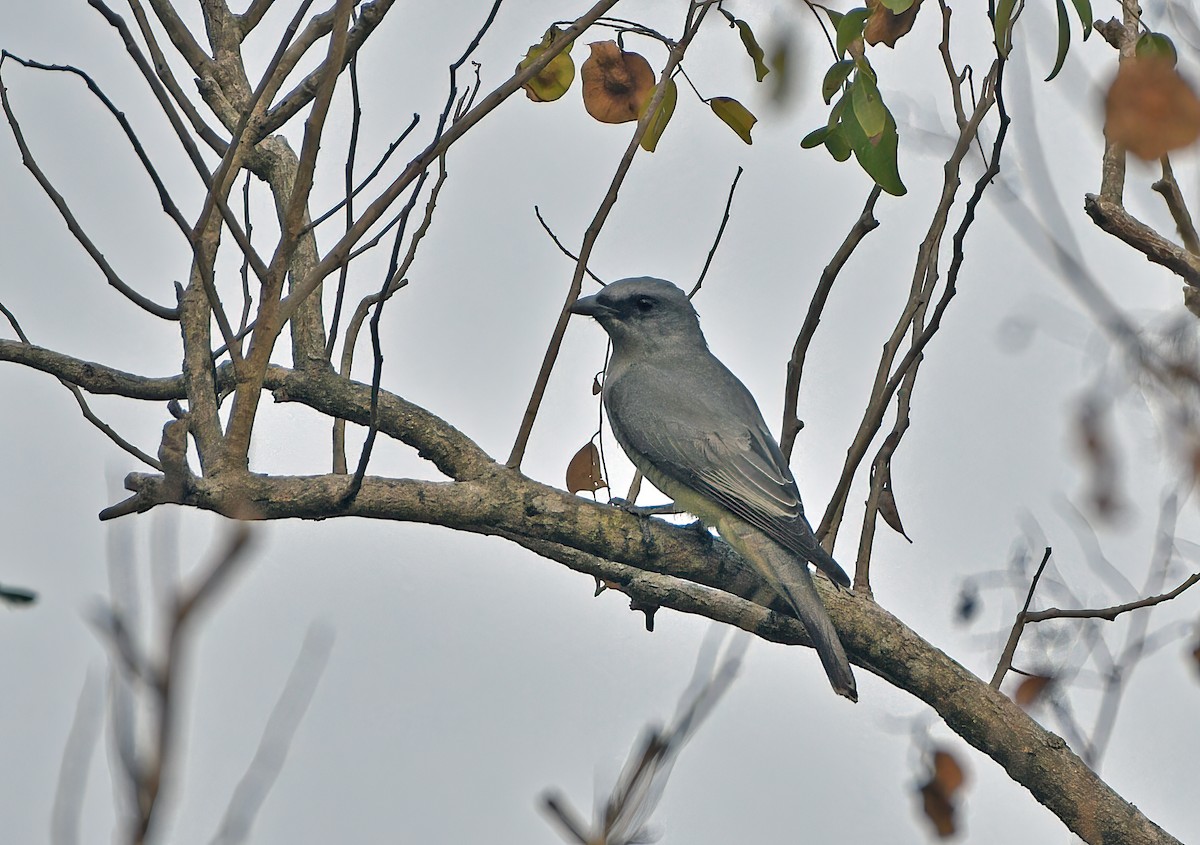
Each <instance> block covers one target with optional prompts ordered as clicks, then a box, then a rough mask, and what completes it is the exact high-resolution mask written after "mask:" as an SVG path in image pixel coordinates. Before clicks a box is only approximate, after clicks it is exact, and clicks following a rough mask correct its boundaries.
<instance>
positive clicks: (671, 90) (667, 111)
mask: <svg viewBox="0 0 1200 845" xmlns="http://www.w3.org/2000/svg"><path fill="white" fill-rule="evenodd" d="M651 99H653V97H651V98H650V99H647V100H646V105H650V100H651ZM678 99H679V87H678V86H677V85H676V84H675V80H674V79H668V80H667V86H666V91H665V92H664V93H663V98H662V101H661V102H660V103H659V104H658V108H657V109H655V110H654V117H652V118H650V125H649V126H647V127H646V134H645V135H643V136H642V149H643V150H645V151H646V152H648V153H652V152H654V148H655V147H657V146H658V139H659V138H661V137H662V133H663V130H664V129H666V128H667V123H668V122H670V120H671V115H673V114H674V113H675V103H676V101H677V100H678Z"/></svg>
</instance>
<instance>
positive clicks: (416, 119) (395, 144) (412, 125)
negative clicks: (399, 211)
mask: <svg viewBox="0 0 1200 845" xmlns="http://www.w3.org/2000/svg"><path fill="white" fill-rule="evenodd" d="M351 66H353V62H352V63H351ZM420 122H421V116H420V115H419V114H417V113H415V112H414V113H413V116H412V120H410V121H409V123H408V126H406V127H404V131H403V132H401V133H400V137H399V138H397V139H396V140H395V141H392V143H390V144H388V148H387V149H386V150H385V151H384V153H383V155H382V156H380V158H379V161H378V162H377V163H376V164H375V167H374V168H373V169H372V170H371V172H370V173H368V174H367V175H366V177H364V178H363V180H362V181H361V182H359V183H358V185H357V186H356V187H355V188H354V190H353V191H351V192H350V198H354V197H356V196H358V195H359V194H360V193H361V192H362V190H363V188H365V187H367V185H369V184H371V182H372V180H374V178H375V177H376V176H378V175H379V171H381V170H383V166H384V165H385V164H387V162H388V159H390V158H391V157H392V153H394V152H396V150H398V149H400V145H401V144H403V143H404V140H405V139H406V138H407V137H408V136H409V135H410V134H411V133H412V131H413V130H414V129H416V128H417V124H418V123H420ZM345 205H346V200H345V199H341V200H339V201H338V202H337V204H336V205H334V206H333V207H332V208H330V209H329V210H328V211H326V212H325V213H324V214H321V215H320V216H319V217H317V219H316V220H313V221H312V222H311V223H309V224H308V225H307V226H305V227H304V231H305V232H307V231H308V230H309V229H315V228H316V227H317V226H320V225H321V224H322V223H324V222H325V221H326V220H328V219H329V218H330V217H332V216H333V215H335V214H337V213H338V212H339V211H341V210H342V208H343V207H344V206H345ZM302 234H303V233H302Z"/></svg>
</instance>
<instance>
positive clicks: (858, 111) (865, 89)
mask: <svg viewBox="0 0 1200 845" xmlns="http://www.w3.org/2000/svg"><path fill="white" fill-rule="evenodd" d="M850 102H851V105H853V107H854V117H855V119H857V120H858V125H859V126H861V127H862V130H863V132H864V133H865V134H866V136H867V137H868V138H875V137H877V136H878V135H879V133H880V132H882V131H883V127H884V125H885V124H886V123H887V118H888V110H887V106H885V105H884V104H883V98H881V97H880V96H879V88H878V86H877V85H876V84H875V80H874V78H873V77H872V76H871V74H869V73H863V72H861V71H859V72H858V73H856V74H855V75H854V82H853V83H851V85H850Z"/></svg>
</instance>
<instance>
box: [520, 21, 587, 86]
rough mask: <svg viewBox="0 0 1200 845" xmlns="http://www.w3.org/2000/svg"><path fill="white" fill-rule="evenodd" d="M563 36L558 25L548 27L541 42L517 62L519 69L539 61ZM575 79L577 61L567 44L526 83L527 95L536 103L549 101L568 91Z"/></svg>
mask: <svg viewBox="0 0 1200 845" xmlns="http://www.w3.org/2000/svg"><path fill="white" fill-rule="evenodd" d="M562 37H563V33H562V30H561V29H559V28H558V27H556V26H552V27H550V28H549V29H547V30H546V34H545V35H543V36H542V40H541V42H540V43H538V44H534V45H533V46H532V47H530V48H529V50H527V51H526V53H525V58H524V59H522V60H521V61H520V63H518V64H517V70H518V71H521V70H524V69H525V68H527V67H529V66H530V65H531V64H533V63H534V62H535V61H537V59H538V57H539V56H540V55H542V53H544V52H546V51H547V50H548V49H550V48H551V47H553V46H555V45H556V43H557V42H558V40H559V39H560V38H562ZM574 79H575V62H574V61H572V59H571V47H570V45H567V47H566V48H565V49H564V50H563V51H562V52H561V53H559V54H558V55H557V56H555V57H554V58H553V59H551V60H550V61H549V62H548V63H547V64H546V66H545V67H544V68H542V70H541V71H540V72H539V73H538V75H537V76H535V77H533V78H532V79H530V80H529V81H528V82H526V83H525V86H524V87H525V95H526V96H527V97H529V99H531V100H533V101H534V102H535V103H548V102H551V101H553V100H557V99H558V98H559V97H561V96H562V95H563V94H565V93H567V89H568V88H570V87H571V82H572V81H574Z"/></svg>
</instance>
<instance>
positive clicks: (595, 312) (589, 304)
mask: <svg viewBox="0 0 1200 845" xmlns="http://www.w3.org/2000/svg"><path fill="white" fill-rule="evenodd" d="M571 313H572V314H581V315H583V316H584V317H595V318H597V319H599V318H600V317H603V316H606V315H608V314H611V313H613V309H611V308H609V307H608V306H607V305H605V304H604V303H602V302H601V301H600V300H599V299H598V298H597V296H596V295H593V296H585V297H581V298H580V299H577V300H575V304H574V305H572V306H571Z"/></svg>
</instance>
